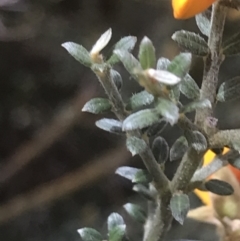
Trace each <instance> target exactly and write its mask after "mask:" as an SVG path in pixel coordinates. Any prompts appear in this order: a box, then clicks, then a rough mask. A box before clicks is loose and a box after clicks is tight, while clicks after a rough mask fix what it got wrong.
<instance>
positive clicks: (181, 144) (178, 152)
mask: <svg viewBox="0 0 240 241" xmlns="http://www.w3.org/2000/svg"><path fill="white" fill-rule="evenodd" d="M187 149H188V142H187V139H186V137H185V136H180V137H179V138H178V139H177V140H176V141H175V142H174V144H173V145H172V147H171V149H170V161H177V160H181V159H182V157H183V156H184V154H185V152H186V151H187Z"/></svg>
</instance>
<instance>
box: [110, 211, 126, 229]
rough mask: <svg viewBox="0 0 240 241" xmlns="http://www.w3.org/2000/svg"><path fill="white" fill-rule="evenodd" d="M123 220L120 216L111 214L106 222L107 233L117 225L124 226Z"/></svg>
mask: <svg viewBox="0 0 240 241" xmlns="http://www.w3.org/2000/svg"><path fill="white" fill-rule="evenodd" d="M124 224H125V223H124V220H123V218H122V216H121V215H119V214H118V213H111V214H110V215H109V216H108V220H107V225H108V231H110V230H111V229H113V228H115V227H117V226H119V225H124Z"/></svg>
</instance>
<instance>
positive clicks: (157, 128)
mask: <svg viewBox="0 0 240 241" xmlns="http://www.w3.org/2000/svg"><path fill="white" fill-rule="evenodd" d="M167 125H168V122H167V121H166V120H165V119H164V118H162V119H159V122H157V123H155V124H153V125H152V126H150V127H149V128H148V130H147V135H148V137H151V136H156V135H159V134H160V133H161V132H163V131H164V129H165V128H166V126H167Z"/></svg>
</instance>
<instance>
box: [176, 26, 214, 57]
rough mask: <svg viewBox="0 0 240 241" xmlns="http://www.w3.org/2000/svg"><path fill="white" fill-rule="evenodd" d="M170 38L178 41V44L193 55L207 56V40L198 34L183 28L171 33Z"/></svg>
mask: <svg viewBox="0 0 240 241" xmlns="http://www.w3.org/2000/svg"><path fill="white" fill-rule="evenodd" d="M172 39H173V40H174V41H176V42H177V43H178V45H179V46H180V47H181V48H182V49H184V50H185V51H188V52H190V53H192V54H194V55H197V56H201V57H204V56H207V55H208V53H209V48H208V45H207V42H206V41H205V40H204V38H202V37H201V36H200V35H198V34H195V33H193V32H188V31H185V30H181V31H177V32H175V33H174V34H173V36H172Z"/></svg>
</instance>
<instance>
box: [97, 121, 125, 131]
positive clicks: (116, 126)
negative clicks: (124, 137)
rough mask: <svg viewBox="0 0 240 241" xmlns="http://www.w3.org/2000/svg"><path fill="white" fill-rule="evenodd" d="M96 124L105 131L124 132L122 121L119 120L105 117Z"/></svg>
mask: <svg viewBox="0 0 240 241" xmlns="http://www.w3.org/2000/svg"><path fill="white" fill-rule="evenodd" d="M95 124H96V126H97V127H98V128H100V129H102V130H104V131H108V132H112V133H115V134H121V133H123V131H122V123H121V122H120V121H118V120H114V119H107V118H103V119H101V120H99V121H97V122H96V123H95Z"/></svg>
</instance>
